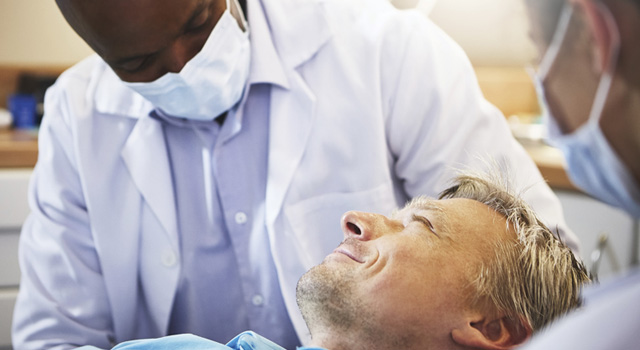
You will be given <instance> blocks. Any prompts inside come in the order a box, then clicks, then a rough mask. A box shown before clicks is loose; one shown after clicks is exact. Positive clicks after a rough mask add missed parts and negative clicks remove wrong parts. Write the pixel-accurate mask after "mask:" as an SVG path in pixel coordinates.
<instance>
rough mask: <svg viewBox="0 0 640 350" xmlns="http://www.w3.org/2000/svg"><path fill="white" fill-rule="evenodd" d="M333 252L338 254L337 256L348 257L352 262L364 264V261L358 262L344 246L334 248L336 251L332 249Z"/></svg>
mask: <svg viewBox="0 0 640 350" xmlns="http://www.w3.org/2000/svg"><path fill="white" fill-rule="evenodd" d="M333 252H334V253H339V254H344V255H346V256H348V257H349V258H351V259H352V260H354V261H356V262H359V263H361V264H362V263H363V262H364V261H362V260H360V259H359V258H357V257H356V256H355V254H353V253H352V252H351V250H349V249H347V248H346V247H345V246H344V244H341V245H339V246H338V248H336V249H334V250H333Z"/></svg>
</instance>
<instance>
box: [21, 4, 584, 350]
mask: <svg viewBox="0 0 640 350" xmlns="http://www.w3.org/2000/svg"><path fill="white" fill-rule="evenodd" d="M259 5H260V4H259V3H258V2H257V0H249V4H248V6H249V23H250V25H251V21H252V16H251V11H252V10H253V11H256V10H259V8H260V7H259ZM261 5H262V6H263V8H264V11H265V13H266V17H267V20H268V22H269V26H270V28H271V32H270V33H256V32H253V33H252V40H254V41H256V40H262V39H263V38H264V37H265V36H266V38H269V37H270V38H271V40H273V43H274V46H275V48H276V50H277V52H278V56H279V58H280V62H281V66H279V67H274V68H273V69H277V70H281V73H282V74H283V75H284V76H285V77H286V82H285V83H284V84H283V86H274V87H273V88H272V95H271V107H270V108H271V111H270V128H269V159H268V174H267V191H266V202H265V204H266V226H267V230H268V235H269V241H270V246H269V247H265V249H270V250H271V253H272V255H273V257H274V260H275V261H274V262H275V266H276V269H277V272H278V278H279V283H280V285H281V289H282V293H283V297H284V301H285V304H286V306H287V310H288V311H289V314H290V316H291V318H292V321H293V323H294V326H295V327H296V330H297V331H298V334H299V335H300V336H301V339H303V340H306V339H307V338H308V334H307V330H306V327H305V325H304V322H303V320H302V318H301V316H300V313H299V311H298V309H297V305H296V302H295V285H296V282H297V280H298V278H299V277H300V276H301V275H302V274H303V273H304V272H305V271H306V270H307V269H308V268H310V267H311V266H313V265H315V264H317V263H319V262H320V261H321V260H322V259H323V257H324V256H325V255H326V254H328V253H329V252H330V251H331V250H333V249H334V248H335V246H337V244H338V243H339V242H340V241H341V239H342V233H341V231H340V226H339V219H340V216H341V215H342V213H343V212H345V211H347V210H351V209H356V210H367V211H373V212H379V213H385V214H388V213H389V212H390V211H391V210H392V209H393V208H394V207H396V206H397V205H401V204H403V203H404V201H405V200H406V199H407V198H410V197H413V196H416V195H420V194H427V195H432V196H433V195H436V194H437V193H438V192H439V191H441V190H443V189H444V188H445V186H446V184H447V181H449V179H450V178H451V176H452V174H453V173H454V170H455V168H458V167H460V166H462V165H474V164H475V165H478V164H479V162H478V160H477V158H476V157H477V156H486V155H491V156H493V157H495V158H497V159H501V160H504V161H505V162H507V163H509V164H510V165H511V168H512V169H513V170H514V172H515V173H517V175H516V176H517V178H518V184H519V186H522V187H524V186H530V185H534V188H533V189H531V190H529V192H527V193H528V195H527V198H528V200H530V202H531V203H533V204H534V205H535V206H536V207H537V209H538V210H540V211H541V212H542V213H543V214H544V215H543V216H544V219H546V220H547V221H548V222H549V223H550V224H552V225H553V227H556V225H558V226H559V227H560V228H561V229H563V228H565V224H564V221H563V219H562V214H561V213H562V212H561V208H560V205H559V202H558V200H557V199H556V198H555V197H554V195H553V194H552V192H551V191H550V189H549V188H548V187H547V186H546V185H545V184H544V182H543V180H542V178H541V176H540V174H539V172H538V170H537V168H536V167H535V165H534V163H533V162H532V161H531V160H530V159H529V158H528V157H527V156H526V153H525V152H524V150H523V149H522V148H521V147H520V146H519V145H518V144H517V142H516V141H515V140H514V139H513V138H512V137H511V136H510V134H509V130H508V128H507V125H506V122H505V120H504V118H503V116H502V115H501V114H500V112H499V111H498V110H497V109H496V108H495V107H493V106H492V105H490V104H489V103H488V102H486V101H485V100H484V99H483V98H482V96H481V92H480V90H479V88H478V85H477V82H476V79H475V76H474V72H473V70H472V67H471V65H470V63H469V62H468V60H467V58H466V57H465V55H464V53H463V52H462V50H461V49H460V48H459V47H458V46H457V45H455V44H454V43H453V41H452V40H451V39H449V38H448V37H447V36H446V35H445V34H444V33H443V32H441V31H440V30H439V29H438V28H436V27H435V26H434V25H433V24H432V23H430V22H429V21H428V20H427V19H426V18H424V17H423V16H421V15H420V14H418V13H417V12H400V11H397V10H394V9H392V8H391V5H389V3H388V1H387V0H350V1H347V0H327V1H315V0H278V1H262V4H261ZM269 34H270V35H269ZM252 50H253V51H252V55H253V57H254V59H255V57H257V56H258V55H259V54H260V53H259V52H256V50H257V51H259V49H256V47H255V45H253V44H252ZM151 109H152V106H151V105H150V104H149V103H148V102H147V101H146V100H144V99H143V98H142V97H141V96H139V95H137V94H135V93H134V92H132V91H131V90H129V89H127V88H126V87H125V86H124V85H123V84H122V83H121V82H120V81H119V79H118V78H117V77H116V75H115V74H114V73H113V72H112V71H111V70H110V69H109V67H108V66H107V65H106V64H105V63H104V62H103V61H102V60H101V59H100V58H98V57H95V56H94V57H91V58H89V59H87V60H85V61H83V62H81V63H79V64H78V65H76V66H75V67H73V68H71V69H70V70H68V71H67V72H65V73H64V74H63V75H62V76H61V77H60V79H59V80H58V81H57V83H56V84H55V86H54V87H53V88H51V89H50V90H49V91H48V93H47V96H46V100H45V118H44V122H43V125H42V127H41V131H40V139H39V143H40V145H39V147H40V155H39V159H38V164H37V166H36V168H35V172H34V175H33V180H32V183H31V189H30V195H29V198H30V204H31V209H32V214H31V215H30V217H29V218H28V220H27V222H26V223H25V225H24V229H23V232H22V237H21V244H20V260H21V268H22V274H23V275H22V286H21V290H20V295H19V298H18V302H17V305H16V313H15V318H14V333H13V337H14V342H15V343H14V345H15V347H16V348H17V349H29V348H41V347H47V346H53V345H55V344H64V343H67V342H68V343H70V344H78V345H81V344H94V345H98V346H105V347H106V346H108V345H109V341H115V342H121V341H124V340H127V339H132V338H139V337H143V336H144V337H148V336H161V335H163V334H164V332H165V331H166V329H167V324H168V321H169V316H170V312H171V307H172V300H173V297H174V294H175V292H176V287H177V283H178V276H179V272H180V256H179V252H180V250H179V232H178V230H177V224H176V221H177V219H176V208H175V201H174V193H173V190H174V189H173V188H172V179H171V173H170V168H169V161H168V158H167V147H166V144H165V139H164V137H163V132H162V126H161V124H160V122H158V121H157V120H154V119H152V118H150V117H149V116H148V113H149V112H150V110H151ZM203 205H205V204H203ZM563 231H564V233H565V234H566V236H565V239H567V240H568V241H569V242H570V243H573V244H574V245H575V244H576V242H577V241H576V240H575V237H573V236H571V234H570V233H568V231H567V230H566V229H565V230H563ZM142 303H146V304H147V305H152V308H151V310H152V311H151V314H152V315H150V316H151V318H152V319H153V320H154V324H153V325H145V326H144V327H143V326H142V325H140V324H138V322H137V318H138V316H139V312H140V305H141V304H142ZM220 317H224V315H220ZM143 329H146V330H144V331H143ZM239 331H241V330H239Z"/></svg>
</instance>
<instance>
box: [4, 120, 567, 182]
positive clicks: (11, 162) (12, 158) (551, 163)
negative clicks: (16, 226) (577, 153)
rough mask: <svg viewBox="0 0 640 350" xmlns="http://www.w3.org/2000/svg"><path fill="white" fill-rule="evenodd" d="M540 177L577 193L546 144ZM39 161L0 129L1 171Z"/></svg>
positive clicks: (533, 151) (29, 145)
mask: <svg viewBox="0 0 640 350" xmlns="http://www.w3.org/2000/svg"><path fill="white" fill-rule="evenodd" d="M525 149H526V150H527V151H528V152H529V155H530V156H531V158H533V160H534V162H535V163H536V164H537V165H538V168H539V169H540V172H541V173H542V176H543V177H544V178H545V180H547V182H548V183H549V185H550V186H551V187H552V188H555V189H563V190H576V188H575V186H573V184H571V181H569V178H568V177H567V174H566V172H565V170H564V166H565V162H564V158H563V156H562V153H561V152H560V151H559V150H557V149H555V148H552V147H549V146H545V145H536V146H527V147H525ZM37 159H38V138H37V134H36V132H35V131H22V130H7V129H0V168H25V167H33V166H34V165H35V164H36V160H37Z"/></svg>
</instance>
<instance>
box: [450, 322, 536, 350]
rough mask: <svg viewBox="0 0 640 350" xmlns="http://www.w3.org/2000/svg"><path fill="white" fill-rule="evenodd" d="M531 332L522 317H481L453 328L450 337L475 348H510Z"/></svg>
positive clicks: (526, 338) (525, 338) (524, 339)
mask: <svg viewBox="0 0 640 350" xmlns="http://www.w3.org/2000/svg"><path fill="white" fill-rule="evenodd" d="M531 333H532V330H531V326H529V325H528V324H527V322H526V321H525V320H524V319H519V318H518V319H512V318H509V317H495V318H489V317H483V318H481V319H479V320H477V321H473V320H471V321H470V322H468V323H467V324H466V325H464V326H463V327H461V328H457V329H454V330H453V331H452V332H451V337H452V338H453V341H454V342H456V343H457V344H460V345H464V346H468V347H472V348H477V349H512V348H515V347H516V346H518V345H522V344H523V343H524V342H525V341H527V340H528V339H529V338H530V337H531Z"/></svg>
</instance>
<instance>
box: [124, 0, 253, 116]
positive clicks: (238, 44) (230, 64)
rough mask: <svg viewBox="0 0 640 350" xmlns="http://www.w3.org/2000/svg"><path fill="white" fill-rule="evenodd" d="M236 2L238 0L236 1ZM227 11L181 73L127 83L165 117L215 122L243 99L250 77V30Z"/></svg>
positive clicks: (238, 7)
mask: <svg viewBox="0 0 640 350" xmlns="http://www.w3.org/2000/svg"><path fill="white" fill-rule="evenodd" d="M236 1H237V0H236ZM229 5H230V4H229V0H227V9H226V10H225V12H224V13H223V14H222V16H221V17H220V19H219V20H218V23H216V25H215V27H214V28H213V30H212V31H211V34H210V35H209V38H208V39H207V41H206V42H205V44H204V46H203V47H202V49H201V50H200V52H198V54H196V55H195V56H194V57H193V58H192V59H191V60H189V62H187V63H186V64H185V66H184V67H183V68H182V70H180V72H179V73H171V72H169V73H167V74H165V75H163V76H161V77H160V78H158V79H156V80H154V81H152V82H149V83H131V82H124V83H125V85H127V86H128V87H130V88H131V89H133V90H134V91H136V92H137V93H139V94H140V95H142V96H144V98H146V99H147V100H149V101H150V102H151V103H152V104H153V105H154V106H155V107H156V108H158V109H160V110H161V111H162V112H163V113H164V114H167V115H169V116H173V117H182V118H188V119H194V120H213V119H214V118H215V117H217V116H219V115H220V114H222V113H224V112H225V111H227V110H229V109H231V107H233V106H234V105H235V104H236V103H238V101H240V98H241V97H242V93H243V91H244V87H245V84H246V83H247V79H248V77H249V60H250V48H249V29H248V26H247V23H246V20H245V19H244V15H242V10H241V9H240V5H239V4H238V3H237V2H236V4H235V5H236V7H237V9H238V10H239V11H240V13H241V17H242V21H243V24H244V28H245V31H242V29H240V26H239V25H238V22H237V21H236V19H235V18H234V17H233V15H231V10H230V7H229Z"/></svg>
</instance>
